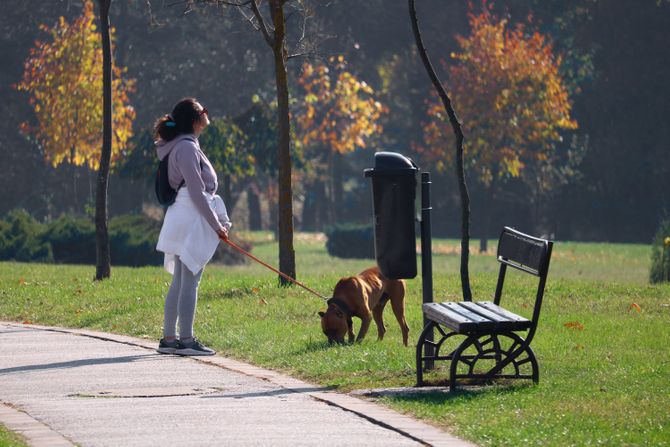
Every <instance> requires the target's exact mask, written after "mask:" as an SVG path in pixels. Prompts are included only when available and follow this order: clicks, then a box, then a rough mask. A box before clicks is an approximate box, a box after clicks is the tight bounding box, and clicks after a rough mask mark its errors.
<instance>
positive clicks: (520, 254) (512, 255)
mask: <svg viewBox="0 0 670 447" xmlns="http://www.w3.org/2000/svg"><path fill="white" fill-rule="evenodd" d="M552 245H553V242H551V241H548V240H544V239H539V238H536V237H533V236H529V235H527V234H523V233H520V232H518V231H516V230H514V229H512V228H508V227H505V228H504V229H503V232H502V234H501V235H500V240H499V242H498V254H497V258H498V262H500V272H499V274H498V284H497V286H496V291H495V295H494V299H493V302H491V301H479V302H472V301H462V302H445V303H426V304H424V305H423V312H424V314H425V316H426V318H427V320H428V324H427V325H426V327H425V328H424V330H423V332H422V333H421V336H420V337H419V342H418V343H417V346H416V378H417V386H422V385H424V381H423V372H424V369H425V368H426V366H427V365H428V366H429V367H432V365H433V364H434V363H435V362H437V361H442V360H446V361H450V362H451V363H450V368H449V388H450V391H454V390H455V389H456V381H457V380H458V379H467V380H469V381H470V382H473V381H477V382H482V381H484V382H486V381H490V380H493V379H501V378H504V379H532V380H533V382H535V383H537V382H538V380H539V372H538V366H537V360H536V359H535V354H533V351H532V349H531V348H530V342H531V341H532V340H533V336H534V335H535V330H536V329H537V322H538V319H539V318H540V309H541V307H542V297H543V295H544V286H545V283H546V280H547V272H548V271H549V260H550V258H551V249H552ZM508 266H509V267H513V268H515V269H518V270H520V271H522V272H525V273H529V274H531V275H534V276H536V277H537V278H538V282H539V284H538V287H537V293H536V295H535V306H534V308H533V316H532V318H531V319H530V320H529V319H527V318H524V317H522V316H520V315H516V314H514V313H512V312H510V311H508V310H506V309H503V308H502V307H500V299H501V297H502V292H503V284H504V282H505V274H506V272H507V267H508ZM433 329H436V330H437V333H438V334H436V335H438V336H439V337H438V338H439V339H438V340H437V341H434V340H433V332H434V331H433ZM524 331H528V333H527V334H525V339H524V338H523V337H522V336H521V335H519V334H518V332H524ZM456 336H463V337H465V339H464V340H463V341H462V342H461V343H460V344H459V345H458V346H457V347H456V348H455V349H454V350H453V351H452V352H451V353H449V354H448V355H440V348H442V347H443V344H444V342H445V341H446V340H448V339H450V338H452V337H456ZM451 345H452V346H453V344H451ZM425 346H429V347H432V353H431V349H430V348H429V350H428V351H427V353H426V351H424V347H425Z"/></svg>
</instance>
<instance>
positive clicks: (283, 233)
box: [268, 0, 296, 286]
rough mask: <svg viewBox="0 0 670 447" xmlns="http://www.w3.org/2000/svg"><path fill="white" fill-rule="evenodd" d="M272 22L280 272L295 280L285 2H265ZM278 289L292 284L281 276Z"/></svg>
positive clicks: (282, 0) (276, 0) (277, 0)
mask: <svg viewBox="0 0 670 447" xmlns="http://www.w3.org/2000/svg"><path fill="white" fill-rule="evenodd" d="M268 6H269V8H270V14H271V15H272V22H273V24H274V40H273V46H272V53H273V54H274V65H275V79H276V84H277V133H278V140H279V147H278V148H277V149H278V157H277V158H278V164H279V176H278V186H279V210H278V219H279V226H278V230H279V234H278V237H279V270H280V271H281V272H282V273H284V274H285V275H288V276H290V277H293V278H295V276H296V275H295V252H294V250H293V191H292V185H291V133H290V132H291V124H290V117H289V104H288V73H287V71H286V62H287V60H288V51H287V49H286V22H285V17H284V0H270V1H269V2H268ZM279 282H280V284H281V285H284V286H287V285H290V284H291V283H290V282H289V281H287V280H285V279H284V278H282V277H281V276H280V277H279Z"/></svg>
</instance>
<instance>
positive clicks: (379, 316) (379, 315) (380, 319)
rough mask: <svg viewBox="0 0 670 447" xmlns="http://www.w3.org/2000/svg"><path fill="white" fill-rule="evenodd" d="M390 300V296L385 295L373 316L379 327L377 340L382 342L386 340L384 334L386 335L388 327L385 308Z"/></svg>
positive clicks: (373, 311) (373, 310)
mask: <svg viewBox="0 0 670 447" xmlns="http://www.w3.org/2000/svg"><path fill="white" fill-rule="evenodd" d="M388 300H389V296H388V294H386V293H384V294H383V295H382V296H381V298H380V299H379V302H378V303H377V305H376V306H375V308H374V309H372V316H373V317H374V319H375V324H376V325H377V339H378V340H380V341H381V340H383V339H384V334H385V333H386V326H384V308H385V307H386V303H387V302H388Z"/></svg>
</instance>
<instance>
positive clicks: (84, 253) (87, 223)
mask: <svg viewBox="0 0 670 447" xmlns="http://www.w3.org/2000/svg"><path fill="white" fill-rule="evenodd" d="M45 238H46V240H47V241H49V242H51V250H52V252H53V259H54V261H55V262H57V263H63V264H95V226H94V225H93V222H91V220H90V219H88V218H86V217H80V216H74V215H71V214H63V215H62V216H60V217H59V218H58V219H55V220H52V221H51V222H50V223H49V225H48V229H47V231H46V234H45Z"/></svg>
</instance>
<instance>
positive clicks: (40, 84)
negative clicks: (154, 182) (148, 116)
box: [17, 1, 135, 278]
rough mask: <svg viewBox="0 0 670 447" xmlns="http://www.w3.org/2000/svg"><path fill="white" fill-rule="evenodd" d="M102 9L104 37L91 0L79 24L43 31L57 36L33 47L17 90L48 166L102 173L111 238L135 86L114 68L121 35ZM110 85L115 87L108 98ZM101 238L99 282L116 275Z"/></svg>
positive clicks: (28, 129)
mask: <svg viewBox="0 0 670 447" xmlns="http://www.w3.org/2000/svg"><path fill="white" fill-rule="evenodd" d="M100 6H101V19H103V17H104V19H103V20H104V21H103V22H102V25H103V26H102V29H101V31H102V33H101V34H100V33H98V32H97V29H98V28H97V26H96V24H95V14H94V12H93V3H92V2H91V1H86V2H84V8H83V11H82V14H81V15H80V16H79V17H78V18H76V19H75V20H74V21H73V22H72V23H68V22H67V21H66V20H65V18H63V17H60V19H59V21H58V23H56V24H55V25H54V26H53V27H51V28H50V27H48V26H46V25H42V26H40V29H41V30H42V31H44V32H46V33H48V34H49V37H50V38H49V40H48V41H41V40H38V41H36V42H35V46H34V47H33V48H31V50H30V56H29V57H28V59H27V60H26V61H25V64H24V73H23V78H22V80H21V82H20V83H19V84H18V86H17V88H18V89H19V90H21V91H25V92H28V93H29V95H30V104H31V106H32V108H33V110H34V112H35V116H36V121H37V124H36V125H31V124H29V123H27V122H24V123H22V124H21V129H22V130H23V131H24V132H25V133H27V134H31V135H34V136H35V137H36V140H37V141H38V142H39V144H40V146H41V148H42V150H43V153H44V156H45V159H46V160H47V161H48V162H49V163H51V164H52V165H53V166H58V165H59V164H60V163H62V162H68V163H70V164H71V165H73V166H81V165H87V166H88V167H89V168H90V169H100V171H99V175H98V183H97V188H96V226H97V228H99V229H100V230H101V231H102V232H105V228H106V216H107V212H106V209H107V205H106V197H107V179H108V175H109V167H110V166H111V165H113V164H114V163H116V162H117V161H118V159H119V158H120V156H121V154H122V151H123V150H124V149H125V147H126V145H127V142H128V139H129V138H130V137H131V136H132V121H133V119H134V117H135V111H134V109H133V108H132V107H131V106H130V105H129V104H128V94H129V93H130V92H132V90H133V88H134V80H131V79H124V78H123V74H124V73H125V70H124V69H122V68H121V67H114V66H112V63H111V39H112V35H113V32H114V30H113V29H111V28H109V21H108V19H107V13H108V11H109V2H108V1H107V2H102V3H101V5H100ZM103 50H106V51H103ZM103 54H109V56H108V57H104V56H103ZM104 81H105V82H106V83H107V84H108V87H107V93H106V94H105V95H103V83H104ZM112 110H113V112H112ZM103 122H104V126H103ZM103 127H104V131H103ZM112 128H113V129H114V132H112ZM101 148H102V149H101ZM98 208H100V209H98ZM100 236H101V239H99V240H98V238H96V239H97V242H96V246H98V250H102V253H101V257H102V258H101V260H100V262H99V263H98V264H99V265H98V266H97V268H96V278H102V277H107V276H109V249H108V248H107V250H105V249H104V248H103V246H107V247H108V242H105V237H104V235H103V234H102V233H100ZM101 244H102V245H101ZM105 251H106V253H107V254H105ZM105 259H106V261H105Z"/></svg>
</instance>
